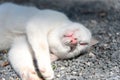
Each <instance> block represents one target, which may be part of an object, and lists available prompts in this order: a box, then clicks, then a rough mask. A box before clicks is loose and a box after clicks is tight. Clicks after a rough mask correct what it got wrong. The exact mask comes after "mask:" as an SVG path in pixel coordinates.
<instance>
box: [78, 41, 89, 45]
mask: <svg viewBox="0 0 120 80" xmlns="http://www.w3.org/2000/svg"><path fill="white" fill-rule="evenodd" d="M79 44H80V45H83V46H85V45H88V43H87V42H80V43H79Z"/></svg>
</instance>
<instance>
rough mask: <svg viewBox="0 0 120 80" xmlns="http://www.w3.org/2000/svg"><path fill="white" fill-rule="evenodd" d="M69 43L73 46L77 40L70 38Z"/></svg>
mask: <svg viewBox="0 0 120 80" xmlns="http://www.w3.org/2000/svg"><path fill="white" fill-rule="evenodd" d="M70 43H71V44H73V45H75V44H77V38H73V37H71V41H70Z"/></svg>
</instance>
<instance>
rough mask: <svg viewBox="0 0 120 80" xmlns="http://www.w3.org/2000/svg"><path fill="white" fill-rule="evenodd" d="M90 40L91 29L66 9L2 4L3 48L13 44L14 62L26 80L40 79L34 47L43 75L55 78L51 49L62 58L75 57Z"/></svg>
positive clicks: (0, 41)
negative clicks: (59, 10) (68, 14)
mask: <svg viewBox="0 0 120 80" xmlns="http://www.w3.org/2000/svg"><path fill="white" fill-rule="evenodd" d="M90 42H91V33H90V31H89V30H88V29H87V28H85V27H84V26H83V25H81V24H79V23H75V22H72V21H70V20H69V19H68V18H67V17H66V16H65V15H64V14H63V13H60V12H57V11H53V10H39V9H36V8H34V7H24V6H18V5H15V4H12V3H5V4H2V5H0V50H3V49H8V48H10V50H9V53H8V57H9V60H10V63H11V65H12V66H13V68H14V69H15V71H16V72H17V73H18V74H19V75H20V77H21V78H22V79H23V80H39V78H38V76H37V74H36V71H35V68H34V64H33V58H32V54H33V53H31V49H32V51H33V52H34V55H35V58H36V60H37V65H38V69H39V71H40V72H41V74H42V75H43V77H44V78H46V79H52V78H53V77H54V72H53V70H52V67H51V61H50V51H51V52H52V53H53V54H55V55H56V56H57V57H59V58H71V57H74V56H76V55H78V54H80V52H81V51H82V50H85V49H86V48H87V47H89V44H90ZM30 47H31V48H30ZM49 50H50V51H49Z"/></svg>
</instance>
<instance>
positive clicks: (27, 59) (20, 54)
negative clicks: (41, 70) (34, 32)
mask: <svg viewBox="0 0 120 80" xmlns="http://www.w3.org/2000/svg"><path fill="white" fill-rule="evenodd" d="M8 58H9V61H10V63H11V65H12V67H13V68H14V70H15V71H16V72H17V73H18V74H19V76H20V77H21V79H22V80H42V79H40V78H39V77H38V75H37V73H36V70H35V67H34V64H33V59H32V56H31V52H30V49H29V46H28V44H27V41H26V39H25V37H18V38H16V39H15V40H14V43H13V45H12V47H11V49H10V51H9V53H8Z"/></svg>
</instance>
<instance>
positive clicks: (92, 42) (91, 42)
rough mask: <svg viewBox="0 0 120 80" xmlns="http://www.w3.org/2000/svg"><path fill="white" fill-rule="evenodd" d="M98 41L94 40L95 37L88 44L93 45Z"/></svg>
mask: <svg viewBox="0 0 120 80" xmlns="http://www.w3.org/2000/svg"><path fill="white" fill-rule="evenodd" d="M98 42H99V41H98V40H96V39H95V38H92V39H91V41H90V46H93V45H95V44H97V43H98Z"/></svg>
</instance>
